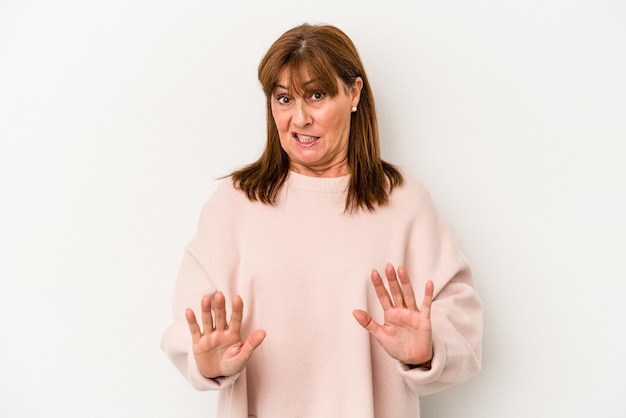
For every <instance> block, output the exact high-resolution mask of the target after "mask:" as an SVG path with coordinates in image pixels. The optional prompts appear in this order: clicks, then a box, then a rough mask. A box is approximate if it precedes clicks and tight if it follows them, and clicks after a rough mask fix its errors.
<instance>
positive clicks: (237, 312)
mask: <svg viewBox="0 0 626 418" xmlns="http://www.w3.org/2000/svg"><path fill="white" fill-rule="evenodd" d="M242 319H243V300H241V296H239V295H236V296H235V297H234V298H233V313H232V314H231V315H230V324H229V328H230V329H231V330H232V331H233V332H239V331H240V330H241V321H242Z"/></svg>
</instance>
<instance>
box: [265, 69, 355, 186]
mask: <svg viewBox="0 0 626 418" xmlns="http://www.w3.org/2000/svg"><path fill="white" fill-rule="evenodd" d="M303 80H304V82H303V85H302V86H300V87H301V88H300V89H290V86H289V72H288V70H283V71H282V73H281V75H280V77H279V80H278V83H277V86H276V88H275V89H274V92H273V94H272V98H271V108H272V116H273V118H274V122H275V123H276V127H277V128H278V134H279V136H280V144H281V146H282V148H283V150H285V152H286V153H287V155H288V156H289V161H290V168H291V169H292V170H293V171H295V172H297V173H300V174H305V175H309V176H315V177H338V176H343V175H346V174H349V173H350V168H349V166H348V138H349V135H350V117H351V113H352V110H351V109H352V107H353V106H357V105H358V103H359V97H360V94H361V88H362V86H363V80H362V79H361V78H360V77H357V79H356V81H355V83H354V85H353V86H352V87H350V88H347V87H345V85H344V84H343V83H342V82H341V80H340V79H339V78H337V84H338V86H339V89H338V93H337V95H335V96H334V97H331V96H330V95H328V94H326V92H324V91H321V90H317V89H315V80H310V79H307V78H306V77H304V78H303ZM294 90H302V91H304V92H305V93H303V94H302V95H301V96H298V97H294V96H293V95H292V94H291V93H289V92H290V91H294Z"/></svg>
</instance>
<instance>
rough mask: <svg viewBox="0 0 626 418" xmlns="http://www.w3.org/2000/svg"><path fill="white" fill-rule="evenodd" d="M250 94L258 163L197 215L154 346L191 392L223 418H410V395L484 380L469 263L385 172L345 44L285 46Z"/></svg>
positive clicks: (275, 50)
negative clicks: (258, 125) (260, 122)
mask: <svg viewBox="0 0 626 418" xmlns="http://www.w3.org/2000/svg"><path fill="white" fill-rule="evenodd" d="M259 80H260V82H261V84H262V86H263V90H264V92H265V95H266V97H267V144H266V148H265V150H264V152H263V154H262V155H261V157H260V158H259V159H258V160H257V161H256V162H254V163H253V164H251V165H249V166H247V167H244V168H243V169H241V170H238V171H236V172H234V173H232V174H231V175H230V176H229V177H227V178H224V179H222V181H221V182H220V184H219V185H218V187H217V189H216V191H215V193H214V194H213V196H212V197H211V199H210V200H209V201H208V202H207V203H206V204H205V206H204V207H203V210H202V213H201V216H200V221H199V225H198V230H197V232H196V234H195V236H194V237H193V239H192V241H191V242H190V244H189V246H188V247H187V249H186V251H185V254H184V258H183V262H182V266H181V271H180V274H179V277H178V280H177V284H176V288H175V294H174V322H173V324H172V325H171V326H170V327H169V328H168V330H167V331H166V333H165V334H164V336H163V340H162V347H163V349H164V351H165V352H166V353H167V354H168V355H169V357H170V359H171V360H172V362H173V363H174V364H175V365H176V367H177V368H178V369H179V370H180V371H181V372H182V373H183V375H184V376H185V377H186V378H187V379H188V380H189V381H190V382H191V384H192V385H194V386H195V387H196V388H198V389H201V390H209V389H219V390H220V395H219V406H218V409H219V416H220V417H248V416H257V417H272V418H274V417H316V418H317V417H377V418H385V417H389V418H402V417H416V416H419V396H420V395H424V394H428V393H431V392H434V391H437V390H440V389H442V388H444V387H447V386H449V385H452V384H455V383H459V382H463V381H465V380H467V379H468V378H470V377H471V376H472V375H474V374H475V373H477V372H478V370H479V369H480V344H481V336H482V308H481V303H480V300H479V298H478V296H477V295H476V293H475V290H474V286H473V279H472V275H471V272H470V269H469V267H468V265H467V263H466V261H465V258H464V257H463V255H462V254H461V253H460V252H459V250H458V248H457V247H456V245H455V243H454V240H453V238H452V237H451V235H450V233H449V232H448V230H447V229H446V227H445V225H444V224H443V222H442V221H441V219H440V218H439V216H438V215H437V213H436V211H435V208H434V206H433V203H432V201H431V199H430V197H429V195H428V193H427V191H425V189H424V188H423V187H422V186H421V185H420V184H419V183H418V182H417V181H416V180H415V179H412V178H411V177H409V176H408V175H406V174H405V173H403V172H402V171H401V170H400V169H399V168H397V167H394V166H393V165H391V164H389V163H387V162H385V161H383V160H382V159H381V156H380V146H379V139H378V128H377V122H376V113H375V109H374V101H373V98H372V92H371V89H370V86H369V83H368V80H367V76H366V74H365V70H364V69H363V66H362V63H361V60H360V58H359V55H358V53H357V51H356V49H355V47H354V45H353V44H352V42H351V40H350V39H349V38H348V37H347V36H346V35H345V34H344V33H343V32H342V31H340V30H339V29H337V28H335V27H332V26H312V25H308V24H305V25H302V26H299V27H296V28H293V29H291V30H289V31H287V32H286V33H285V34H283V35H282V36H281V37H280V38H279V39H278V40H277V41H276V42H275V43H274V44H273V45H272V46H271V47H270V49H269V50H268V52H267V54H266V55H265V57H264V58H263V59H262V61H261V63H260V65H259ZM394 266H399V267H397V268H396V267H394ZM380 267H383V268H384V276H385V278H386V283H387V284H386V285H385V284H384V283H385V282H384V281H383V279H382V278H381V275H380V274H379V273H378V271H377V270H376V268H380ZM413 289H424V296H423V299H422V301H421V302H422V303H421V304H420V305H421V306H418V301H416V296H415V293H414V291H413ZM227 301H232V302H231V303H232V313H231V314H230V318H228V314H227V312H226V304H227ZM243 301H246V315H245V319H244V318H243ZM196 307H199V308H200V310H199V311H200V315H199V316H196V314H195V313H194V310H193V309H191V308H196ZM197 318H198V319H199V322H200V323H198V319H197ZM355 319H356V322H355ZM359 324H360V326H359ZM363 328H365V330H367V332H366V331H364V329H363Z"/></svg>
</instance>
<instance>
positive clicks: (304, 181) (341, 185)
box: [287, 171, 350, 193]
mask: <svg viewBox="0 0 626 418" xmlns="http://www.w3.org/2000/svg"><path fill="white" fill-rule="evenodd" d="M349 183H350V174H346V175H345V176H340V177H312V176H307V175H304V174H300V173H296V172H295V171H289V177H287V185H288V187H289V188H291V189H298V190H308V191H312V192H326V193H338V192H345V191H346V190H348V185H349Z"/></svg>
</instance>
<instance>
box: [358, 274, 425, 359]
mask: <svg viewBox="0 0 626 418" xmlns="http://www.w3.org/2000/svg"><path fill="white" fill-rule="evenodd" d="M385 275H386V276H387V281H388V283H389V292H387V289H386V288H385V286H384V284H383V281H382V278H381V277H380V274H379V273H378V272H377V271H375V270H374V271H373V272H372V284H373V285H374V288H375V290H376V295H377V296H378V299H379V301H380V303H381V306H382V307H383V311H384V323H383V324H378V323H377V322H376V321H374V320H373V319H372V317H371V316H370V315H369V314H368V313H367V312H365V311H361V310H356V311H354V316H355V318H356V320H357V321H358V322H359V323H360V324H361V325H362V326H363V327H364V328H365V329H367V330H368V331H369V332H370V333H371V334H372V335H373V336H374V337H375V338H376V340H377V341H378V343H379V344H380V345H381V346H382V347H383V349H384V350H385V351H386V352H387V353H388V354H389V355H390V356H391V357H393V358H395V359H397V360H399V361H401V362H403V363H406V364H423V363H427V362H429V361H430V360H431V358H432V350H433V348H432V327H431V321H430V306H431V303H432V298H433V283H432V282H431V281H428V283H427V284H426V289H425V293H424V301H423V303H422V308H421V309H419V308H418V307H417V304H416V302H415V294H414V292H413V288H412V287H411V282H410V280H409V277H408V275H407V273H406V270H405V269H404V268H402V267H400V268H399V269H398V277H399V279H400V282H398V279H397V278H396V271H395V269H394V268H393V266H392V265H391V264H388V265H387V266H386V268H385Z"/></svg>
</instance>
